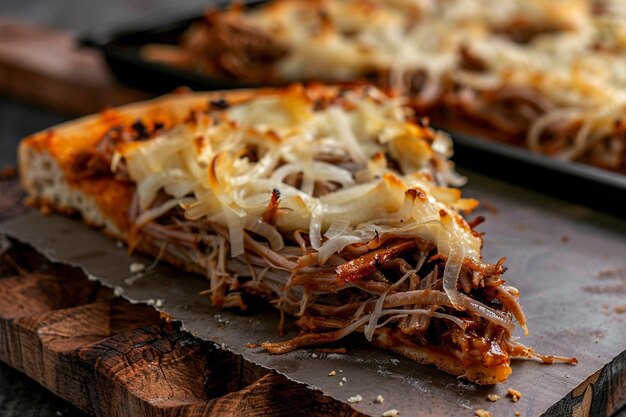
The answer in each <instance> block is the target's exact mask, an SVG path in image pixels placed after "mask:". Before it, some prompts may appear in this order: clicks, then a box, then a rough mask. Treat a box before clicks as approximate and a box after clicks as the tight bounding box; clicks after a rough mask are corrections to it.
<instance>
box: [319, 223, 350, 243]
mask: <svg viewBox="0 0 626 417" xmlns="http://www.w3.org/2000/svg"><path fill="white" fill-rule="evenodd" d="M349 228H350V220H348V219H344V218H337V219H334V220H333V222H332V223H331V224H330V226H329V227H328V229H327V230H326V233H324V236H325V237H326V238H328V239H332V238H334V237H337V236H341V235H343V234H344V233H345V232H346V230H348V229H349Z"/></svg>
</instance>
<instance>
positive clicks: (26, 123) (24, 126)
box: [0, 96, 65, 169]
mask: <svg viewBox="0 0 626 417" xmlns="http://www.w3.org/2000/svg"><path fill="white" fill-rule="evenodd" d="M64 120H65V118H64V117H62V116H59V115H57V114H54V113H52V112H49V111H46V110H42V109H38V108H36V107H33V106H31V105H29V104H26V103H22V102H20V101H16V100H12V99H9V98H6V97H2V96H0V169H2V168H5V167H8V166H15V164H16V152H17V144H18V143H19V141H20V139H21V138H23V137H24V136H27V135H30V134H31V133H35V132H38V131H40V130H43V129H45V128H47V127H50V126H52V125H55V124H57V123H61V122H62V121H64Z"/></svg>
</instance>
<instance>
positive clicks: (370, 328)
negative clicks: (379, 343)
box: [364, 289, 389, 342]
mask: <svg viewBox="0 0 626 417" xmlns="http://www.w3.org/2000/svg"><path fill="white" fill-rule="evenodd" d="M387 291H389V289H387V290H386V291H385V292H384V293H382V294H381V295H380V297H378V300H376V304H374V310H373V311H372V314H370V321H369V322H368V323H367V326H365V331H364V334H365V338H366V339H367V341H368V342H371V341H372V337H373V336H374V330H376V325H377V324H378V319H379V318H380V315H381V313H382V311H383V305H384V304H385V297H386V296H387Z"/></svg>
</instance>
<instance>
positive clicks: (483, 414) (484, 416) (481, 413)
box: [474, 408, 491, 417]
mask: <svg viewBox="0 0 626 417" xmlns="http://www.w3.org/2000/svg"><path fill="white" fill-rule="evenodd" d="M474 415H475V416H476V417H491V413H490V412H489V411H485V410H483V409H482V408H479V409H478V410H476V411H474Z"/></svg>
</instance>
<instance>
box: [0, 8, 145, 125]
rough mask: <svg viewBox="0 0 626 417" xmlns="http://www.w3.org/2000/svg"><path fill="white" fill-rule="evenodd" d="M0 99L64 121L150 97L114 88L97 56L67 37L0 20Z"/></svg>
mask: <svg viewBox="0 0 626 417" xmlns="http://www.w3.org/2000/svg"><path fill="white" fill-rule="evenodd" d="M0 94H4V95H9V96H12V97H15V98H17V99H19V100H23V101H27V102H30V103H33V104H36V105H38V106H41V107H44V108H47V109H51V110H53V111H55V112H56V113H61V114H65V115H68V116H81V115H85V114H90V113H95V112H98V111H100V110H102V109H104V108H106V107H109V106H118V105H121V104H126V103H129V102H131V101H137V100H141V99H145V98H148V97H150V94H148V93H146V92H144V91H140V90H137V89H134V88H130V87H127V86H124V85H122V84H120V83H118V82H117V81H116V80H115V79H114V78H113V76H112V74H111V72H110V71H109V70H108V68H107V67H106V65H105V63H104V59H103V58H102V56H100V54H99V53H98V52H96V51H93V50H90V49H88V48H80V47H79V46H78V45H77V44H76V41H75V40H74V38H73V37H72V36H70V35H69V34H67V33H65V32H62V31H59V30H56V29H48V28H42V27H38V26H34V25H30V24H26V23H23V22H16V21H14V20H10V19H8V18H2V17H1V16H0Z"/></svg>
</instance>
